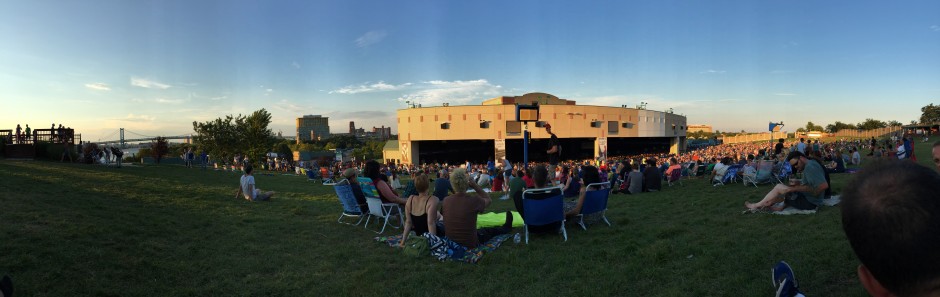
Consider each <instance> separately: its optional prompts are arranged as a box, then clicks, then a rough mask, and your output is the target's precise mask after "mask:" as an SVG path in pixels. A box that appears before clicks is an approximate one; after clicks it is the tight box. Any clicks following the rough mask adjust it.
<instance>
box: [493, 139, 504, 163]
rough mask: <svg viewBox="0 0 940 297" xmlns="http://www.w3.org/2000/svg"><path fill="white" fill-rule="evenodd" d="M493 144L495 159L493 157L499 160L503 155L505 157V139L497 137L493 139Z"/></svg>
mask: <svg viewBox="0 0 940 297" xmlns="http://www.w3.org/2000/svg"><path fill="white" fill-rule="evenodd" d="M493 144H494V145H493V146H494V147H495V150H496V153H495V154H494V155H495V156H496V159H495V160H497V161H499V160H502V159H503V158H505V157H506V140H505V139H497V140H495V141H493Z"/></svg>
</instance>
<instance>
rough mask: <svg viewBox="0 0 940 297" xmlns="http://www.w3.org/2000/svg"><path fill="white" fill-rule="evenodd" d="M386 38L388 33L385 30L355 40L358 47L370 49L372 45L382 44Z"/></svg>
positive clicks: (367, 33) (372, 32) (369, 33)
mask: <svg viewBox="0 0 940 297" xmlns="http://www.w3.org/2000/svg"><path fill="white" fill-rule="evenodd" d="M385 36H388V33H386V32H385V30H377V31H369V32H366V34H363V35H362V36H359V38H356V40H355V42H356V46H358V47H368V46H370V45H373V44H376V43H379V42H381V41H382V40H383V39H385Z"/></svg>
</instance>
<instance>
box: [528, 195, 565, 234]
mask: <svg viewBox="0 0 940 297" xmlns="http://www.w3.org/2000/svg"><path fill="white" fill-rule="evenodd" d="M533 195H550V197H548V198H545V199H532V198H530V196H533ZM563 197H564V195H563V194H562V192H561V188H558V187H554V188H547V189H531V190H526V191H525V192H522V209H523V210H524V216H523V218H522V219H523V221H525V225H524V227H523V228H524V229H525V243H526V244H529V225H546V224H551V223H556V222H561V229H560V230H559V231H561V235H562V237H564V238H565V241H568V231H567V230H565V203H564V201H562V199H563Z"/></svg>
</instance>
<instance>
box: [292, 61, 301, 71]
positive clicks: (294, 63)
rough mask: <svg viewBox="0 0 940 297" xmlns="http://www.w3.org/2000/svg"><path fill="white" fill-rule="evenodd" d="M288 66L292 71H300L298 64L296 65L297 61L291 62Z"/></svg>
mask: <svg viewBox="0 0 940 297" xmlns="http://www.w3.org/2000/svg"><path fill="white" fill-rule="evenodd" d="M290 66H291V67H294V69H300V63H297V61H291V63H290Z"/></svg>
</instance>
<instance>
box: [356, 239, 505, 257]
mask: <svg viewBox="0 0 940 297" xmlns="http://www.w3.org/2000/svg"><path fill="white" fill-rule="evenodd" d="M425 235H429V236H426V237H428V238H429V239H428V240H430V241H431V242H430V244H429V245H430V246H431V254H430V255H431V256H434V257H435V258H437V259H438V260H440V261H445V260H450V261H457V262H464V263H477V262H479V261H480V259H481V258H483V255H484V254H486V253H489V252H492V251H495V250H496V248H498V247H499V246H500V245H502V244H503V242H505V241H506V240H507V239H509V238H511V237H512V235H510V234H503V235H497V236H495V237H493V238H492V239H490V240H489V241H487V242H486V243H484V244H481V245H480V246H478V247H476V248H473V249H467V248H466V247H463V246H461V245H460V244H458V243H456V242H454V241H452V240H450V239H447V237H437V236H434V235H430V234H425ZM374 239H375V241H378V242H384V243H385V244H387V245H388V246H390V247H394V248H398V244H399V243H401V235H392V236H378V237H375V238H374Z"/></svg>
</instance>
